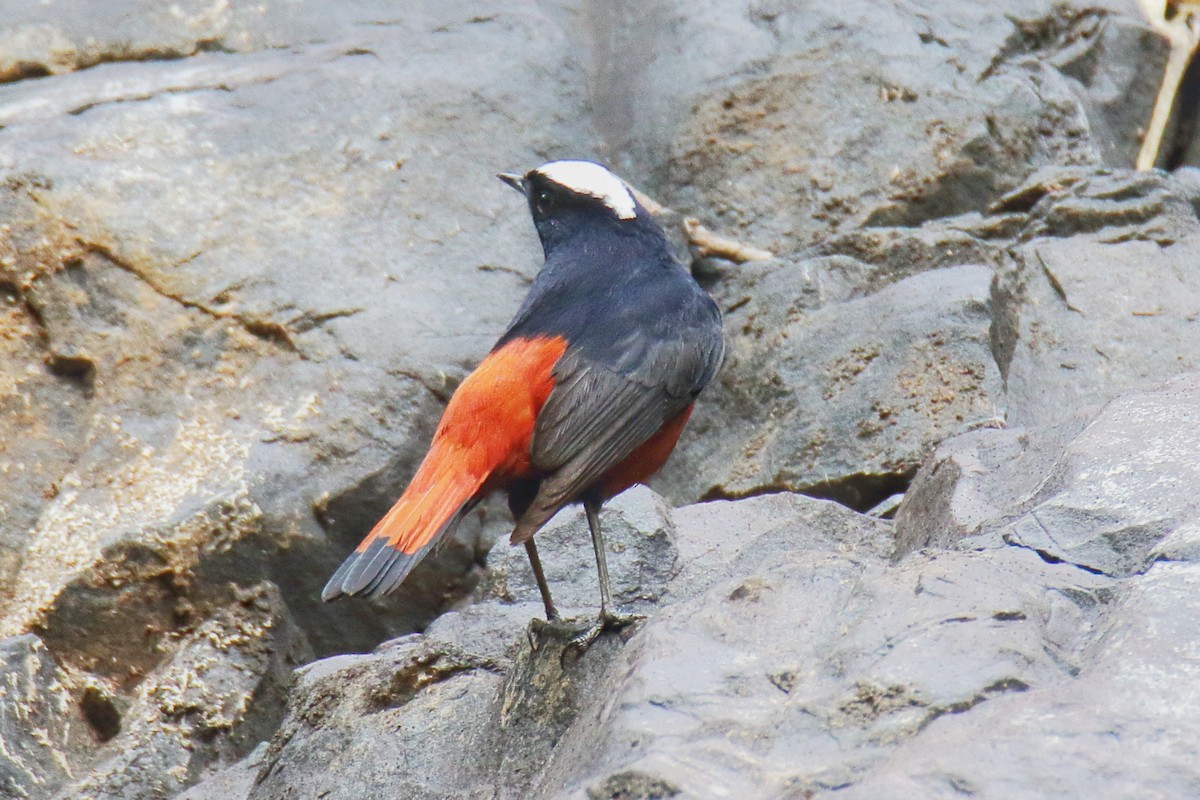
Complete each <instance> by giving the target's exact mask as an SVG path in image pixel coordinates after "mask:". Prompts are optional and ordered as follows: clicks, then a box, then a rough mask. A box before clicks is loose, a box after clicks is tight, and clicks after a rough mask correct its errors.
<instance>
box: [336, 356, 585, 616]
mask: <svg viewBox="0 0 1200 800" xmlns="http://www.w3.org/2000/svg"><path fill="white" fill-rule="evenodd" d="M565 349H566V342H565V341H563V340H562V339H560V338H540V337H539V338H535V339H518V340H514V341H511V342H509V343H508V344H506V345H505V346H504V347H502V348H500V349H499V350H496V351H494V352H493V353H492V354H491V355H489V356H488V357H487V358H485V359H484V360H483V362H482V363H480V365H479V367H478V368H477V369H476V370H475V371H474V372H472V373H471V374H470V375H469V376H467V378H466V380H464V381H463V383H462V385H461V386H459V387H458V391H456V392H455V393H454V396H453V397H452V398H450V403H449V404H448V405H447V406H446V411H445V413H444V414H443V415H442V421H441V422H440V423H439V424H438V429H437V433H435V434H434V437H433V444H432V446H431V447H430V448H429V453H428V454H426V456H425V460H424V461H422V462H421V466H420V467H419V468H418V469H417V474H416V475H415V476H413V479H412V482H411V483H410V484H409V485H408V488H407V489H405V490H404V494H403V496H401V498H400V499H399V500H397V501H396V504H395V505H394V506H392V509H391V511H389V512H388V513H387V514H385V515H384V517H383V519H381V520H379V522H378V523H376V524H375V527H374V528H372V529H371V532H370V533H369V534H367V538H365V539H363V541H362V544H360V545H359V546H358V548H357V549H356V550H355V551H354V553H352V554H351V555H350V557H349V558H347V559H346V560H345V561H344V562H343V563H342V565H341V566H340V567H338V569H337V571H336V572H334V574H333V577H331V578H330V579H329V582H328V583H327V584H326V585H325V589H324V590H323V591H322V592H321V599H323V600H334V599H336V598H338V597H341V596H343V595H360V596H366V597H374V596H376V595H381V594H387V593H388V592H390V591H392V590H393V589H395V588H396V587H397V586H399V585H400V582H401V581H403V580H404V578H405V577H406V576H407V575H408V573H409V572H410V571H411V570H412V568H413V567H415V566H416V565H417V563H418V562H420V560H421V559H422V558H424V557H425V555H426V553H428V552H429V550H430V549H432V548H433V547H434V546H435V545H436V544H437V543H438V542H439V541H440V540H441V539H442V538H443V537H445V536H447V535H450V534H452V533H453V531H454V529H455V528H456V527H457V526H458V523H459V521H460V520H461V519H462V517H463V515H464V514H466V512H467V511H469V510H470V509H471V507H472V506H474V505H475V503H476V502H478V501H479V500H480V499H482V496H483V495H484V494H485V493H486V492H487V491H488V490H489V489H491V488H494V487H495V486H496V485H497V483H502V482H503V479H505V478H511V477H520V476H522V475H524V474H525V473H526V472H527V471H528V470H529V469H530V467H529V442H530V440H531V438H532V437H533V427H534V423H535V422H536V420H537V415H538V412H539V411H541V408H542V406H543V405H544V404H545V402H546V398H547V397H548V396H549V395H550V391H551V390H552V389H553V388H554V379H553V377H552V369H553V367H554V364H555V362H557V361H558V359H559V358H560V357H561V356H562V354H563V351H564V350H565Z"/></svg>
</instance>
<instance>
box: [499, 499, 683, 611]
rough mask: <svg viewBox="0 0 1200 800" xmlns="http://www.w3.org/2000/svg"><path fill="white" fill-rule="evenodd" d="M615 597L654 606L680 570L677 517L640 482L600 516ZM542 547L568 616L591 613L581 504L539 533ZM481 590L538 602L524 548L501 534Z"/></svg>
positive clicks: (587, 537)
mask: <svg viewBox="0 0 1200 800" xmlns="http://www.w3.org/2000/svg"><path fill="white" fill-rule="evenodd" d="M600 525H601V531H602V532H603V534H604V541H605V544H606V545H607V550H606V552H607V553H608V555H607V557H606V560H607V563H608V569H609V578H610V586H611V588H612V595H613V600H614V601H615V602H616V603H617V605H618V606H620V607H621V608H624V609H625V610H627V611H631V612H636V613H647V612H649V611H650V610H651V609H652V608H653V607H654V606H655V605H657V603H658V602H659V600H660V599H661V597H662V594H663V592H664V591H665V590H666V586H667V583H668V581H669V580H670V578H671V576H672V575H673V574H674V573H675V571H676V570H677V568H678V567H677V564H676V549H675V541H674V522H673V521H672V518H671V509H670V507H669V506H667V505H666V503H664V501H663V499H662V498H661V497H659V496H658V495H656V494H654V493H653V492H651V491H650V490H649V489H646V488H644V487H635V488H633V489H630V490H629V491H628V492H626V493H625V494H623V495H621V497H620V499H619V501H617V502H615V503H611V504H610V505H609V506H608V507H607V508H606V509H605V510H604V511H603V513H602V515H601V522H600ZM537 544H538V553H539V554H540V557H541V559H542V568H543V571H544V572H545V573H546V581H547V582H548V583H549V584H550V592H551V596H553V598H554V602H555V604H556V605H557V606H558V610H559V611H560V612H561V613H562V614H563V615H564V616H572V615H579V616H587V615H594V614H595V612H596V610H597V609H598V608H599V603H600V589H599V584H598V583H597V578H596V557H595V555H594V554H593V552H592V547H591V533H590V532H589V530H588V526H587V519H586V518H585V517H584V515H583V513H582V511H581V510H579V509H575V510H574V511H572V512H563V513H560V514H559V515H558V516H557V517H556V518H555V520H553V521H552V522H551V523H550V524H549V525H547V527H545V528H543V529H542V530H541V531H540V532H539V533H538V535H537ZM477 596H478V597H479V598H480V599H486V598H496V599H501V600H504V601H506V602H514V603H528V604H531V607H533V608H537V609H540V608H541V602H542V601H541V594H540V593H539V592H538V589H537V583H536V582H535V581H534V579H533V573H532V571H531V570H530V568H529V560H528V558H527V556H526V555H525V548H523V547H508V546H507V545H506V540H505V539H501V540H500V541H499V542H498V543H497V545H496V547H495V549H493V551H492V554H491V556H490V557H489V559H488V571H487V576H486V577H485V579H484V580H483V582H482V583H481V586H480V588H479V590H478V591H477Z"/></svg>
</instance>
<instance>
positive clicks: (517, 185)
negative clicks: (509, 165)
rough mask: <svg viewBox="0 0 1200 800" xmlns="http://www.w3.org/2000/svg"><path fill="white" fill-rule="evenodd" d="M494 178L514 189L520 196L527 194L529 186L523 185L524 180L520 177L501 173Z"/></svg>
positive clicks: (509, 173)
mask: <svg viewBox="0 0 1200 800" xmlns="http://www.w3.org/2000/svg"><path fill="white" fill-rule="evenodd" d="M496 177H497V178H499V179H500V180H502V181H504V182H505V183H507V184H508V185H509V186H511V187H512V188H514V189H516V190H517V191H518V192H520V193H521V194H528V193H529V191H528V189H529V185H528V184H527V183H525V179H524V178H523V177H521V176H520V175H514V174H513V173H511V172H501V173H500V174H499V175H497V176H496Z"/></svg>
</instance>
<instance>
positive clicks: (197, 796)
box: [179, 742, 267, 800]
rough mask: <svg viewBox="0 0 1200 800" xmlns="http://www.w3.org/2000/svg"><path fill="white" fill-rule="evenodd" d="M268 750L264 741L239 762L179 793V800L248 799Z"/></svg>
mask: <svg viewBox="0 0 1200 800" xmlns="http://www.w3.org/2000/svg"><path fill="white" fill-rule="evenodd" d="M266 751H267V744H266V742H263V743H262V744H260V745H259V746H258V747H256V748H254V750H253V751H251V753H250V755H248V756H246V757H245V758H243V759H242V760H241V761H239V762H238V763H236V764H234V765H233V766H231V767H226V768H225V769H223V770H220V771H219V772H215V773H213V774H212V775H210V776H209V777H207V778H205V779H204V780H203V781H201V782H200V783H198V784H196V785H195V786H193V787H192V788H190V789H188V790H187V791H186V792H184V793H183V794H181V795H179V800H246V798H247V797H249V796H250V790H251V789H252V788H253V787H254V778H255V776H256V775H258V769H259V766H260V765H261V764H262V757H263V754H264V753H266Z"/></svg>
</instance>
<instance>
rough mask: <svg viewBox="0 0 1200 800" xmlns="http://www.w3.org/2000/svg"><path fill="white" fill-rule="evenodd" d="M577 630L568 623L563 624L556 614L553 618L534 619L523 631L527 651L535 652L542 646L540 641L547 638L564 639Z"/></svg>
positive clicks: (576, 627)
mask: <svg viewBox="0 0 1200 800" xmlns="http://www.w3.org/2000/svg"><path fill="white" fill-rule="evenodd" d="M577 630H578V626H576V625H572V624H571V623H570V622H569V621H567V622H564V621H563V619H562V618H561V617H559V616H558V613H557V612H556V613H555V614H554V616H551V617H547V618H546V619H539V618H537V617H534V618H533V619H531V620H529V627H528V628H526V629H525V636H526V638H528V639H529V649H530V650H532V651H533V652H535V653H536V652H537V651H538V649H539V648H540V647H541V646H542V641H543V640H544V639H546V638H547V637H552V638H556V639H564V638H566V637H567V636H571V635H573V634H574V633H575V631H577Z"/></svg>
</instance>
